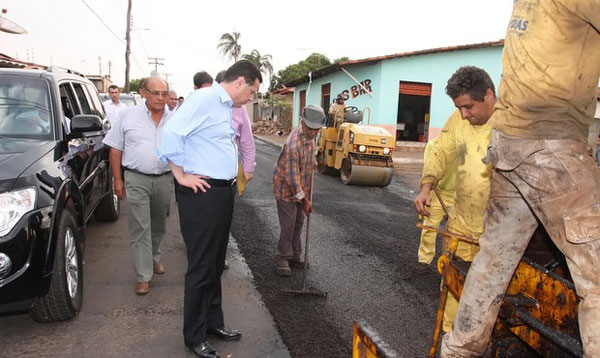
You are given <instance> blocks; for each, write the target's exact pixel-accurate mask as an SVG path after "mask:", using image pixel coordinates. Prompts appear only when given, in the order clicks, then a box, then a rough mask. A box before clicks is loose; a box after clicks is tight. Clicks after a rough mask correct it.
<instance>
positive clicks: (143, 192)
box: [104, 77, 173, 295]
mask: <svg viewBox="0 0 600 358" xmlns="http://www.w3.org/2000/svg"><path fill="white" fill-rule="evenodd" d="M144 85H145V86H146V87H143V88H142V89H141V92H142V93H144V98H146V101H145V102H144V103H141V104H138V105H137V106H134V107H130V108H128V109H127V110H125V111H124V112H123V113H122V114H121V116H120V119H119V121H117V123H116V125H115V126H114V127H112V128H111V130H110V131H109V132H108V134H107V135H106V137H105V138H104V144H106V145H108V146H110V147H111V149H110V166H111V170H112V174H113V178H114V185H115V192H116V194H117V196H118V197H119V199H121V200H123V199H126V200H127V206H128V208H129V215H128V218H129V235H130V244H131V252H132V257H133V265H134V267H135V272H136V281H137V282H136V284H135V293H137V294H138V295H144V294H146V293H148V292H149V291H150V280H151V279H152V276H153V274H163V273H164V272H165V269H164V266H163V264H162V263H161V261H160V259H161V252H160V243H161V242H162V239H163V237H164V236H165V232H166V215H167V207H168V205H169V203H170V201H171V190H172V180H173V179H172V178H171V171H170V168H169V166H168V165H166V164H165V163H163V162H161V161H160V160H159V159H158V158H157V157H156V151H157V149H158V146H159V145H160V139H161V133H162V130H163V128H164V126H165V124H166V123H167V121H168V120H169V117H170V115H171V113H170V112H169V111H167V110H166V106H165V104H166V101H167V98H168V97H169V91H168V85H167V83H166V82H165V81H164V80H163V79H161V78H159V77H150V78H149V79H148V80H147V81H145V83H144ZM121 166H123V168H124V169H125V170H124V176H125V178H123V177H122V176H121V173H122V171H121ZM123 181H124V182H125V183H123Z"/></svg>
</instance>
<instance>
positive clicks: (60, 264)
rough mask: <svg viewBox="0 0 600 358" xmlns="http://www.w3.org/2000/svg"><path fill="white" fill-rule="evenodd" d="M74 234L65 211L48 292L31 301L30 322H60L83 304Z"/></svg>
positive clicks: (81, 272) (79, 260) (68, 214)
mask: <svg viewBox="0 0 600 358" xmlns="http://www.w3.org/2000/svg"><path fill="white" fill-rule="evenodd" d="M77 232H78V228H77V224H76V223H75V218H74V217H73V214H71V212H70V211H68V210H65V211H64V212H63V214H62V217H61V218H60V225H59V227H58V237H57V240H56V248H55V251H54V264H53V266H52V279H51V281H50V289H49V290H48V293H46V295H45V296H43V297H37V298H35V300H34V302H33V308H32V309H31V310H30V311H29V315H30V316H31V318H33V319H34V320H36V321H38V322H55V321H63V320H67V319H69V318H73V317H75V316H76V315H77V313H79V309H80V308H81V303H82V300H83V266H82V258H81V250H80V247H79V245H78V244H77V241H78V240H77Z"/></svg>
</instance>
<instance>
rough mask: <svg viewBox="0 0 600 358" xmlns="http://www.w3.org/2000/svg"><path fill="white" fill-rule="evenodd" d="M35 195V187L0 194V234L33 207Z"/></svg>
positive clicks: (4, 232) (5, 232) (9, 228)
mask: <svg viewBox="0 0 600 358" xmlns="http://www.w3.org/2000/svg"><path fill="white" fill-rule="evenodd" d="M35 196H36V190H35V188H26V189H19V190H15V191H9V192H7V193H2V194H0V236H4V235H6V234H8V233H9V232H10V230H12V228H13V227H14V226H15V225H16V224H17V222H18V221H19V220H20V219H21V218H22V217H23V215H25V214H27V213H28V212H30V211H31V210H33V208H35Z"/></svg>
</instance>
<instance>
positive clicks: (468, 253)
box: [442, 216, 480, 333]
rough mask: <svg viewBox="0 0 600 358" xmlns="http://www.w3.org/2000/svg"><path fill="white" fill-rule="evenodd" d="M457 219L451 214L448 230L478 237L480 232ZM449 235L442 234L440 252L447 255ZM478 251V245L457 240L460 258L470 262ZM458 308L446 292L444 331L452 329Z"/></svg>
mask: <svg viewBox="0 0 600 358" xmlns="http://www.w3.org/2000/svg"><path fill="white" fill-rule="evenodd" d="M456 221H457V220H453V219H452V216H451V217H450V219H448V225H447V226H448V231H449V232H451V233H454V234H460V235H464V236H468V237H472V238H474V239H478V238H479V236H480V233H474V232H472V231H470V230H469V229H467V228H465V227H462V226H461V225H460V224H459V223H458V222H456ZM450 241H451V238H450V237H446V236H444V238H443V248H442V252H443V253H444V255H446V256H448V255H449V252H450ZM478 251H479V246H477V245H473V244H469V243H467V242H462V241H459V242H458V247H457V248H456V252H455V257H459V258H460V259H462V260H464V261H467V262H471V261H473V258H474V257H475V255H476V254H477V252H478ZM457 310H458V300H457V299H456V298H455V297H454V295H452V293H450V292H448V298H447V300H446V306H445V307H444V320H443V324H442V329H443V330H444V332H446V333H448V332H450V330H451V329H452V322H454V318H455V317H456V311H457Z"/></svg>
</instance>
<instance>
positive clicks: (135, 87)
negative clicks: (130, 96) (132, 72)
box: [129, 78, 142, 93]
mask: <svg viewBox="0 0 600 358" xmlns="http://www.w3.org/2000/svg"><path fill="white" fill-rule="evenodd" d="M141 81H142V79H141V78H136V79H134V80H131V82H129V91H131V92H137V93H140V82H141Z"/></svg>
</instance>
